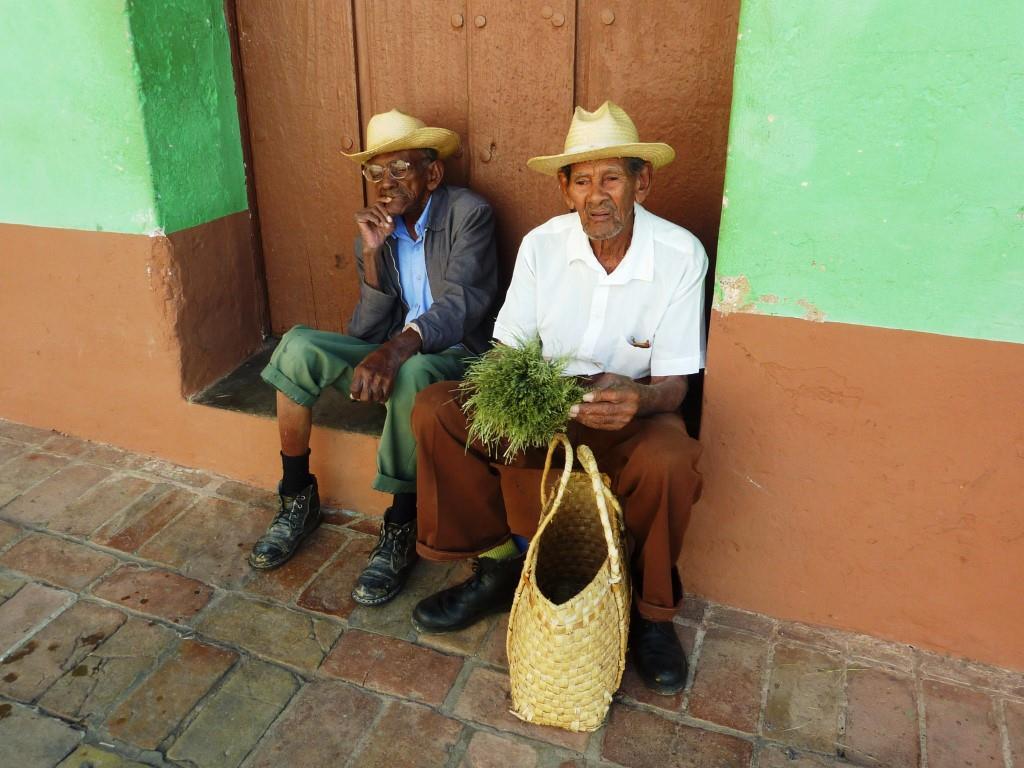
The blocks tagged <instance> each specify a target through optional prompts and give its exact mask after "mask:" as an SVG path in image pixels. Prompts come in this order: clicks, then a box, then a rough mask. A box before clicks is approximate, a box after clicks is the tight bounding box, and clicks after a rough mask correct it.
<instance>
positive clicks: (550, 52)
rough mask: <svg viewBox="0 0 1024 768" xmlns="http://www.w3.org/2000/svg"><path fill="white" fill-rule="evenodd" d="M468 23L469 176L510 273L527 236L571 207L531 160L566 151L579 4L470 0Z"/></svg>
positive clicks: (556, 0)
mask: <svg viewBox="0 0 1024 768" xmlns="http://www.w3.org/2000/svg"><path fill="white" fill-rule="evenodd" d="M548 11H550V13H548ZM467 23H468V24H471V25H472V26H471V27H470V30H469V32H470V44H469V143H468V146H467V148H466V151H467V153H468V154H469V163H470V177H471V178H472V179H473V187H474V188H475V189H477V190H478V191H479V192H480V193H481V194H483V195H484V196H485V197H487V199H488V200H490V201H491V204H492V205H493V206H494V208H495V212H496V216H497V224H498V237H499V242H498V250H499V257H500V258H501V262H502V266H503V273H504V274H503V277H505V278H507V277H508V276H509V275H510V273H511V267H512V265H513V264H514V262H515V256H516V252H517V251H518V249H519V242H520V241H521V240H522V238H523V235H524V234H526V233H527V232H529V231H530V230H531V229H533V228H534V227H536V226H537V225H539V224H541V223H543V222H544V221H546V220H547V219H548V218H550V217H551V216H553V215H556V214H559V213H564V212H565V211H566V207H565V204H564V203H563V202H562V200H561V195H560V193H559V192H558V185H557V183H556V182H555V180H554V179H552V178H549V177H547V176H542V175H541V174H539V173H536V172H534V171H531V170H529V169H528V168H527V167H526V161H527V159H528V158H530V157H533V156H535V155H544V154H549V153H552V152H556V151H561V148H562V143H563V140H564V139H565V129H566V128H567V127H568V125H569V120H570V118H571V117H572V109H573V61H574V57H575V47H576V31H575V28H576V3H575V1H574V0H549V2H548V3H547V4H546V5H545V4H542V3H537V4H533V3H510V2H508V1H507V0H470V3H469V14H468V16H467Z"/></svg>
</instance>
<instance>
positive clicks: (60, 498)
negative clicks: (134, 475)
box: [3, 459, 110, 525]
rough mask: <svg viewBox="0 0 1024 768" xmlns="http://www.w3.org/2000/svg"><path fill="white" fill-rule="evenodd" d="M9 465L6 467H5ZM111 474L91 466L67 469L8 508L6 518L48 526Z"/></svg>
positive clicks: (13, 502)
mask: <svg viewBox="0 0 1024 768" xmlns="http://www.w3.org/2000/svg"><path fill="white" fill-rule="evenodd" d="M16 461H17V459H16V460H15V462H16ZM15 462H11V463H12V464H13V463H15ZM9 466H10V464H8V465H5V468H6V467H9ZM109 475H110V470H109V469H102V468H100V467H94V466H92V465H91V464H73V465H71V466H70V467H64V468H63V469H60V470H58V471H57V472H56V473H55V474H53V475H50V477H48V478H47V479H46V480H44V481H43V482H41V483H40V484H39V485H37V486H36V487H35V488H32V489H31V490H29V491H26V492H25V493H23V494H22V495H21V496H19V497H18V498H16V499H15V500H14V501H12V502H11V503H10V504H8V505H7V506H6V507H4V508H3V516H4V517H6V518H7V519H8V520H14V521H16V522H19V523H29V524H32V525H48V524H49V523H50V521H51V520H53V519H55V518H57V517H59V516H60V515H61V514H62V513H63V512H64V511H65V510H66V509H67V508H68V506H69V505H70V504H73V503H74V502H75V501H76V500H77V499H79V498H80V497H81V496H82V494H84V493H86V492H87V491H88V490H89V489H90V488H92V487H93V486H94V485H96V484H97V483H99V482H100V481H101V480H103V479H104V478H106V477H107V476H109Z"/></svg>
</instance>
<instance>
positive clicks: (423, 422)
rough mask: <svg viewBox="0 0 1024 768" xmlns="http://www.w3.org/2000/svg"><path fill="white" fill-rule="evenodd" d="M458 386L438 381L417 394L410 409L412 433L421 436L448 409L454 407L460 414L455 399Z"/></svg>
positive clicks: (454, 383) (449, 382) (453, 382)
mask: <svg viewBox="0 0 1024 768" xmlns="http://www.w3.org/2000/svg"><path fill="white" fill-rule="evenodd" d="M458 385H459V383H458V382H457V381H439V382H437V383H436V384H431V385H429V386H427V387H424V388H423V389H421V390H420V391H419V392H418V393H417V395H416V402H415V403H414V404H413V407H412V428H413V432H415V433H416V434H417V435H419V434H422V433H423V431H424V430H426V429H428V428H429V427H430V426H431V425H432V424H433V423H434V422H435V421H437V420H438V419H439V418H442V416H443V414H444V412H445V411H446V410H448V409H450V408H453V407H454V408H455V409H456V410H459V411H460V413H461V409H459V404H458V401H457V399H456V398H457V394H458V392H457V388H458Z"/></svg>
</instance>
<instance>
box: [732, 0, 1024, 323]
mask: <svg viewBox="0 0 1024 768" xmlns="http://www.w3.org/2000/svg"><path fill="white" fill-rule="evenodd" d="M1022 39H1024V3H1021V2H1020V0H989V2H985V3H946V4H943V6H942V8H941V11H940V10H939V9H938V8H937V7H936V5H935V3H934V2H932V1H931V0H901V1H900V2H896V1H895V0H870V1H868V0H862V1H860V2H856V3H819V2H810V1H809V0H796V1H794V0H744V3H743V6H742V11H741V19H740V36H739V41H738V47H737V54H736V70H735V89H734V100H733V113H732V121H731V128H730V141H729V155H728V167H727V176H726V192H725V200H724V204H725V211H724V215H723V220H722V229H721V240H720V243H719V255H718V267H717V275H718V276H719V277H718V280H717V286H716V300H717V303H716V306H717V308H718V309H720V310H721V311H723V312H753V313H761V314H767V315H783V316H787V317H803V318H806V319H809V320H819V321H822V320H823V321H826V322H832V321H834V322H843V323H855V324H860V325H871V326H880V327H886V328H896V329H905V330H917V331H927V332H931V333H940V334H946V335H952V336H963V337H969V338H979V339H991V340H1002V341H1012V342H1018V343H1020V342H1024V262H1022V258H1024V45H1022V44H1021V41H1022Z"/></svg>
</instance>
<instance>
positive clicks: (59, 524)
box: [49, 475, 153, 537]
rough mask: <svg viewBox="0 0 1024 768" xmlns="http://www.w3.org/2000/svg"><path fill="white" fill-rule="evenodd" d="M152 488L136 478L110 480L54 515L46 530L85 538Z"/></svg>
mask: <svg viewBox="0 0 1024 768" xmlns="http://www.w3.org/2000/svg"><path fill="white" fill-rule="evenodd" d="M152 488H153V484H152V483H151V482H149V481H148V480H142V479H140V478H138V477H131V476H128V475H124V476H121V477H112V478H109V479H108V480H106V481H104V482H102V483H100V484H99V485H97V486H96V487H95V488H93V489H91V490H89V491H87V492H86V493H85V494H84V495H83V496H82V497H81V498H80V499H78V500H77V501H74V502H72V503H71V504H69V505H68V506H67V508H66V509H64V510H63V511H61V512H59V513H58V514H56V515H54V516H53V518H52V519H51V520H50V525H49V528H50V530H51V531H60V532H61V533H66V534H70V535H71V536H82V537H88V536H89V535H90V534H91V533H92V532H93V531H95V530H96V529H97V528H99V527H100V526H101V525H103V524H104V523H106V522H107V521H108V520H110V519H111V518H112V517H115V516H117V515H119V514H120V513H121V511H122V510H124V509H125V507H127V506H128V505H130V504H133V503H134V502H136V501H138V500H139V499H140V498H141V497H142V496H144V495H145V494H146V492H147V491H149V490H151V489H152Z"/></svg>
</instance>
